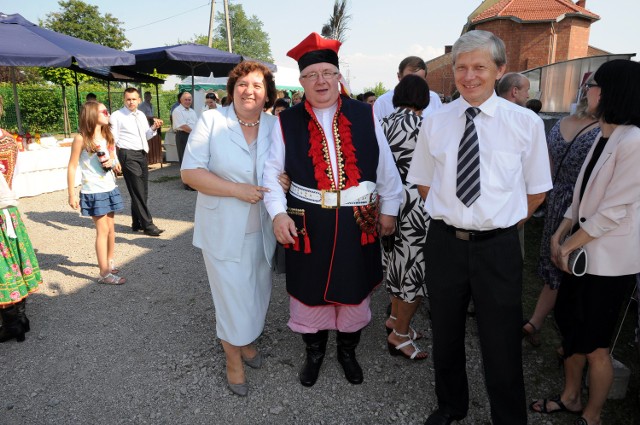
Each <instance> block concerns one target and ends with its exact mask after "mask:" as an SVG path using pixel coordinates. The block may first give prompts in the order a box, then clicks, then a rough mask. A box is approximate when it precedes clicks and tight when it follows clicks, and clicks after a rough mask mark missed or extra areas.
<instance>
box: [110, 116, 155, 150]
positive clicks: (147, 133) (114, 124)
mask: <svg viewBox="0 0 640 425" xmlns="http://www.w3.org/2000/svg"><path fill="white" fill-rule="evenodd" d="M109 123H111V133H113V138H114V139H115V141H116V146H117V147H119V148H121V149H130V150H134V151H139V150H144V151H145V152H149V144H148V143H147V140H149V139H151V138H152V137H153V136H155V135H156V130H152V129H151V127H149V122H148V121H147V117H146V116H145V115H144V114H143V113H142V112H140V111H138V110H136V111H135V112H131V111H130V110H128V109H127V108H122V109H118V110H117V111H115V112H114V113H113V114H111V118H109Z"/></svg>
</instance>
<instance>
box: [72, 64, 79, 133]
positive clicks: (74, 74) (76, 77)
mask: <svg viewBox="0 0 640 425" xmlns="http://www.w3.org/2000/svg"><path fill="white" fill-rule="evenodd" d="M73 78H74V79H75V81H76V122H77V123H78V126H77V127H78V128H76V131H80V92H79V91H78V86H79V85H80V83H78V73H77V72H75V71H73Z"/></svg>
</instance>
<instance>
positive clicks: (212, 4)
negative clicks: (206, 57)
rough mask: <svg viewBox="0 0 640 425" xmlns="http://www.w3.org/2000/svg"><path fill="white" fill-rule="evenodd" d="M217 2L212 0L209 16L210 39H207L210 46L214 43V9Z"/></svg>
mask: <svg viewBox="0 0 640 425" xmlns="http://www.w3.org/2000/svg"><path fill="white" fill-rule="evenodd" d="M215 4H216V2H215V0H211V15H210V16H209V41H207V46H209V47H211V45H212V44H213V19H214V15H213V10H214V5H215Z"/></svg>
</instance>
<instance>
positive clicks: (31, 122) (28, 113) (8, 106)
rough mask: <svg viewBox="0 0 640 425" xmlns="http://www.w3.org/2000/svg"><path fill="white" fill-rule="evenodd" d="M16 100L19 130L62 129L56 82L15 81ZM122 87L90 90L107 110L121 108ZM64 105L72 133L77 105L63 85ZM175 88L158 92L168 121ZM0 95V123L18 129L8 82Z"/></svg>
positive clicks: (72, 93)
mask: <svg viewBox="0 0 640 425" xmlns="http://www.w3.org/2000/svg"><path fill="white" fill-rule="evenodd" d="M17 90H18V101H19V105H20V116H21V118H22V129H23V132H25V133H26V132H30V133H36V132H39V133H51V134H63V133H64V117H63V109H62V104H63V102H62V88H61V87H60V86H53V85H51V86H45V87H43V86H41V85H38V86H33V85H25V84H21V85H18V88H17ZM123 91H124V90H123V89H122V88H121V87H117V88H116V89H115V90H111V93H110V95H109V93H108V92H107V91H103V92H100V91H92V93H95V94H96V95H97V96H98V101H99V102H102V103H104V104H105V105H107V107H109V106H110V107H111V111H115V110H117V109H120V108H122V105H123ZM150 91H151V93H153V108H154V112H155V114H156V116H157V115H158V111H157V109H158V108H157V103H156V96H155V89H152V90H150ZM65 92H66V98H67V106H68V108H69V123H70V127H71V132H72V133H75V132H76V131H77V129H78V107H77V103H76V91H75V87H67V88H66V90H65ZM87 93H88V91H82V90H81V91H80V93H79V95H80V96H79V97H80V102H84V99H85V97H86V95H87ZM176 93H177V92H160V94H159V98H160V99H159V100H160V117H161V118H162V119H163V120H164V121H165V123H167V124H168V123H169V110H170V108H171V105H173V103H174V102H175V101H176ZM0 95H1V96H2V98H3V100H4V116H2V117H0V127H1V128H4V129H5V130H7V131H9V132H11V133H13V132H17V131H18V120H17V118H16V110H15V107H14V101H13V89H12V87H11V85H10V84H6V83H4V84H0Z"/></svg>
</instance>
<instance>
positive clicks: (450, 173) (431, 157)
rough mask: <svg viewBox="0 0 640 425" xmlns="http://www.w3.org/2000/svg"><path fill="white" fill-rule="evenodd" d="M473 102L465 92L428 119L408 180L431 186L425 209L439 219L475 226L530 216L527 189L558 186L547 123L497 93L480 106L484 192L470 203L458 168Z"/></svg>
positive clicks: (510, 222)
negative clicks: (459, 185)
mask: <svg viewBox="0 0 640 425" xmlns="http://www.w3.org/2000/svg"><path fill="white" fill-rule="evenodd" d="M470 106H471V105H469V103H467V102H466V101H465V100H464V99H463V98H459V99H457V100H455V101H454V102H451V103H449V104H446V105H444V106H443V107H442V108H440V109H439V110H438V111H436V112H435V113H434V114H432V115H430V116H428V117H427V118H426V119H425V120H424V121H423V122H422V128H421V129H420V133H419V134H418V141H417V144H416V149H415V151H414V153H413V160H412V161H411V166H410V167H409V174H408V175H407V181H409V182H411V183H415V184H417V185H421V186H428V187H430V190H429V194H428V195H427V199H426V201H425V210H426V211H427V212H428V213H429V215H430V216H431V217H432V218H434V219H437V220H444V221H445V222H446V223H447V224H449V225H451V226H455V227H458V228H462V229H469V230H492V229H496V228H505V227H509V226H512V225H514V224H516V223H518V222H519V221H520V220H522V219H523V218H525V217H526V216H527V210H528V205H527V195H534V194H538V193H544V192H546V191H548V190H549V189H551V187H552V183H551V171H550V168H549V153H548V151H547V144H546V140H545V133H544V124H543V122H542V120H541V119H540V118H539V117H538V116H537V115H536V114H535V113H534V112H533V111H531V110H529V109H526V108H523V107H521V106H518V105H516V104H514V103H511V102H509V101H507V100H504V99H502V98H499V97H498V96H496V95H495V93H494V94H493V96H491V97H490V98H489V99H488V100H487V101H485V102H484V103H483V104H482V105H480V106H479V108H480V110H481V111H482V112H481V113H480V114H478V116H476V118H475V119H474V123H475V126H476V131H477V133H478V141H479V143H480V197H479V198H478V199H477V200H476V201H475V202H474V203H473V204H472V205H471V206H470V207H468V208H467V207H466V206H465V205H464V204H463V203H462V202H461V201H460V200H459V199H458V197H457V196H456V174H457V162H458V146H459V144H460V139H461V138H462V134H463V132H464V127H465V124H466V117H465V111H466V109H467V108H469V107H470Z"/></svg>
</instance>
